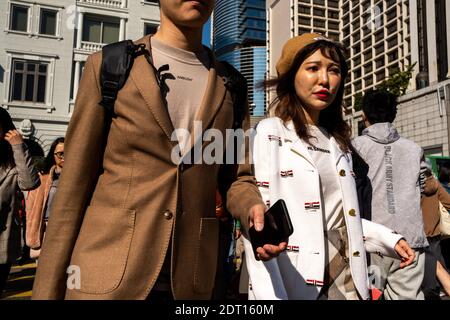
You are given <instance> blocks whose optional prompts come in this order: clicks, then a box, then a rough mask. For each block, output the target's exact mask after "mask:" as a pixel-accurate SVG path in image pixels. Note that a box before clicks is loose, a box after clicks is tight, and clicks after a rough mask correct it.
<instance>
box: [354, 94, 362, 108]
mask: <svg viewBox="0 0 450 320" xmlns="http://www.w3.org/2000/svg"><path fill="white" fill-rule="evenodd" d="M362 98H363V94H362V93H361V92H358V93H357V94H355V104H354V105H353V108H354V109H355V111H360V110H361V107H362Z"/></svg>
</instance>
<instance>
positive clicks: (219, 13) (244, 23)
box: [213, 0, 267, 116]
mask: <svg viewBox="0 0 450 320" xmlns="http://www.w3.org/2000/svg"><path fill="white" fill-rule="evenodd" d="M213 46H214V51H215V53H216V55H217V58H218V59H219V60H225V61H227V62H229V63H230V64H232V65H233V66H234V67H235V68H236V69H238V70H239V71H240V72H241V73H242V74H243V75H244V76H245V77H246V78H247V81H248V93H249V103H250V107H251V109H252V113H251V114H252V115H253V116H264V114H265V109H266V108H265V100H266V99H265V92H264V91H263V90H261V89H256V86H257V85H258V84H259V83H260V82H261V81H263V80H264V79H265V74H266V60H267V54H266V1H265V0H217V2H216V9H215V11H214V19H213Z"/></svg>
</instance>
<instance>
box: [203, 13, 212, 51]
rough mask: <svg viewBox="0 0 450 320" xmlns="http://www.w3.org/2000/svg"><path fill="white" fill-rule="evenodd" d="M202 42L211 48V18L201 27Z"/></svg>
mask: <svg viewBox="0 0 450 320" xmlns="http://www.w3.org/2000/svg"><path fill="white" fill-rule="evenodd" d="M203 44H204V45H205V46H207V47H209V48H211V19H209V20H208V22H207V23H206V24H205V26H204V27H203Z"/></svg>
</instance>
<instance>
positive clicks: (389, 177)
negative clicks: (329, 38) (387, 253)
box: [353, 90, 428, 300]
mask: <svg viewBox="0 0 450 320" xmlns="http://www.w3.org/2000/svg"><path fill="white" fill-rule="evenodd" d="M362 110H363V120H364V125H365V126H366V129H365V130H364V131H363V133H362V136H359V137H357V138H355V139H354V140H353V146H354V147H355V149H356V151H357V152H358V153H359V154H360V156H361V157H362V158H363V160H364V161H365V162H366V163H367V164H368V166H369V172H368V177H369V179H370V183H371V185H372V190H373V193H372V205H371V220H372V221H374V222H377V223H380V224H383V225H384V226H386V227H388V228H390V229H392V230H395V231H396V232H398V233H400V234H402V235H403V236H404V237H405V239H406V241H407V242H408V243H409V244H410V246H411V248H413V249H414V250H415V253H416V258H415V260H414V262H413V263H412V264H411V265H409V266H407V267H406V268H403V269H401V268H400V267H399V264H400V262H399V261H397V260H395V259H391V258H388V257H382V256H381V255H376V254H372V255H371V263H372V265H376V266H378V268H379V270H380V271H381V287H382V288H380V289H384V298H385V299H388V300H399V299H405V300H415V299H423V293H422V292H421V291H420V285H421V283H422V279H423V277H424V267H425V256H424V253H423V248H424V247H427V246H428V242H427V238H426V235H425V233H424V227H423V218H422V211H421V207H420V187H419V174H420V163H421V159H422V156H423V151H422V149H421V147H420V146H418V145H417V144H416V143H414V142H413V141H410V140H408V139H405V138H402V137H400V135H399V133H398V132H397V129H396V128H395V126H394V125H393V124H392V122H394V120H395V116H396V114H397V97H396V96H395V95H393V94H391V93H389V92H385V91H377V90H375V91H372V90H371V91H368V92H367V93H366V94H365V96H364V98H363V102H362Z"/></svg>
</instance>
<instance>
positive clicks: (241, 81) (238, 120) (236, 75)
mask: <svg viewBox="0 0 450 320" xmlns="http://www.w3.org/2000/svg"><path fill="white" fill-rule="evenodd" d="M220 62H221V63H222V64H223V65H224V66H225V69H226V70H227V74H228V77H227V78H226V81H225V86H226V87H227V88H228V89H229V90H230V92H231V95H232V97H233V129H238V128H242V122H243V121H244V118H245V113H246V110H245V106H246V103H247V79H246V78H245V77H244V76H243V75H242V74H241V73H240V72H239V71H237V70H236V69H235V68H234V67H233V66H232V65H231V64H229V63H228V62H227V61H220Z"/></svg>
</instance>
